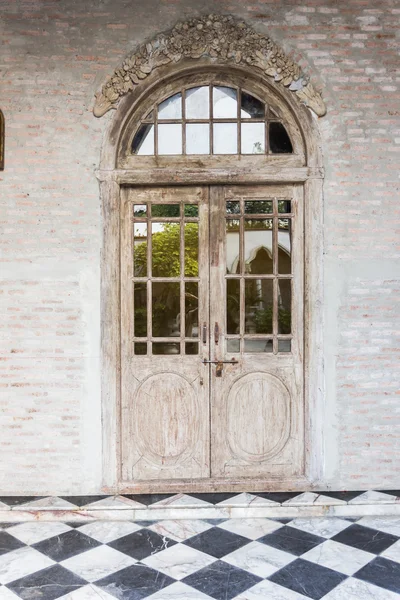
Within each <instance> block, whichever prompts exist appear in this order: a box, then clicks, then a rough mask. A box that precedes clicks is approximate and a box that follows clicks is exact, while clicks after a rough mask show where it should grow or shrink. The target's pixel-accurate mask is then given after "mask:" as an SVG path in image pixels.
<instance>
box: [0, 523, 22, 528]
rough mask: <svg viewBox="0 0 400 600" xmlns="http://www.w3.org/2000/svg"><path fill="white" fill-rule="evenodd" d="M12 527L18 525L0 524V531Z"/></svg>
mask: <svg viewBox="0 0 400 600" xmlns="http://www.w3.org/2000/svg"><path fill="white" fill-rule="evenodd" d="M14 525H19V523H0V529H8V528H9V527H13V526H14Z"/></svg>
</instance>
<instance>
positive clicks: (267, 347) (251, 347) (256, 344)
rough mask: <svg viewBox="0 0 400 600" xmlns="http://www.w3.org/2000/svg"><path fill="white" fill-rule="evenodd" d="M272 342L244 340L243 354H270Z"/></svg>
mask: <svg viewBox="0 0 400 600" xmlns="http://www.w3.org/2000/svg"><path fill="white" fill-rule="evenodd" d="M272 350H273V344H272V340H267V339H265V340H264V339H262V340H244V351H245V352H270V353H271V352H272Z"/></svg>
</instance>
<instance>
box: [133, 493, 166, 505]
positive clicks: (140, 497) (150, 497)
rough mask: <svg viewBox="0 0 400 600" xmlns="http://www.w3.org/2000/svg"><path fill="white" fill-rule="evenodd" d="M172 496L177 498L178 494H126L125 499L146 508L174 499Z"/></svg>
mask: <svg viewBox="0 0 400 600" xmlns="http://www.w3.org/2000/svg"><path fill="white" fill-rule="evenodd" d="M172 496H176V494H124V498H129V499H130V500H134V501H135V502H140V504H145V505H146V506H151V505H152V504H155V503H156V502H161V500H166V499H167V498H172Z"/></svg>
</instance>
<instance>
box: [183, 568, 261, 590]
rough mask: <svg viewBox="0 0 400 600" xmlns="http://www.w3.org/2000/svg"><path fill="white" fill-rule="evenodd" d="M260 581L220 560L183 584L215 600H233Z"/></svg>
mask: <svg viewBox="0 0 400 600" xmlns="http://www.w3.org/2000/svg"><path fill="white" fill-rule="evenodd" d="M259 581H261V579H260V578H259V577H256V576H255V575H252V574H251V573H247V571H243V570H242V569H238V568H237V567H234V566H232V565H229V564H228V563H225V562H223V561H219V560H218V561H216V562H214V563H212V564H211V565H209V566H208V567H205V568H204V569H201V570H200V571H197V573H193V574H192V575H189V577H185V579H183V583H186V584H187V585H189V586H191V587H193V588H195V589H196V590H199V591H200V592H203V594H208V595H209V596H211V597H212V598H215V600H231V598H234V597H235V596H237V595H239V594H241V593H242V592H245V591H246V590H248V589H249V588H250V587H253V585H255V584H256V583H258V582H259Z"/></svg>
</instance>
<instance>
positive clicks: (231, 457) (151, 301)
mask: <svg viewBox="0 0 400 600" xmlns="http://www.w3.org/2000/svg"><path fill="white" fill-rule="evenodd" d="M121 203H122V213H121V249H122V250H121V282H122V284H121V324H122V327H121V332H122V333H121V338H122V339H121V365H122V373H121V470H122V472H121V476H122V482H123V483H124V485H125V487H126V486H128V487H129V483H132V486H133V487H134V489H135V490H137V489H143V491H144V490H146V489H155V488H157V489H159V490H162V488H163V486H164V487H165V486H166V483H167V481H168V482H173V481H174V480H175V481H178V480H179V481H180V482H181V488H180V489H182V490H190V489H191V487H193V488H195V489H204V490H207V489H221V490H222V489H229V486H230V483H233V482H237V481H238V480H240V479H248V480H249V479H251V480H252V481H256V480H259V481H262V480H267V479H276V478H278V479H281V480H284V479H288V478H293V477H294V478H295V477H296V476H299V475H301V474H302V473H303V470H304V459H303V456H304V432H303V427H304V424H303V421H304V409H303V359H302V350H303V293H304V292H303V268H304V266H303V216H302V209H303V207H302V188H301V187H300V186H288V185H279V186H278V185H276V186H254V187H251V186H246V187H228V186H211V187H166V188H131V187H126V188H123V189H122V190H121ZM146 482H147V483H146ZM157 482H159V484H158V485H157ZM163 482H164V483H163ZM199 486H200V487H199ZM166 489H167V488H166Z"/></svg>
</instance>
